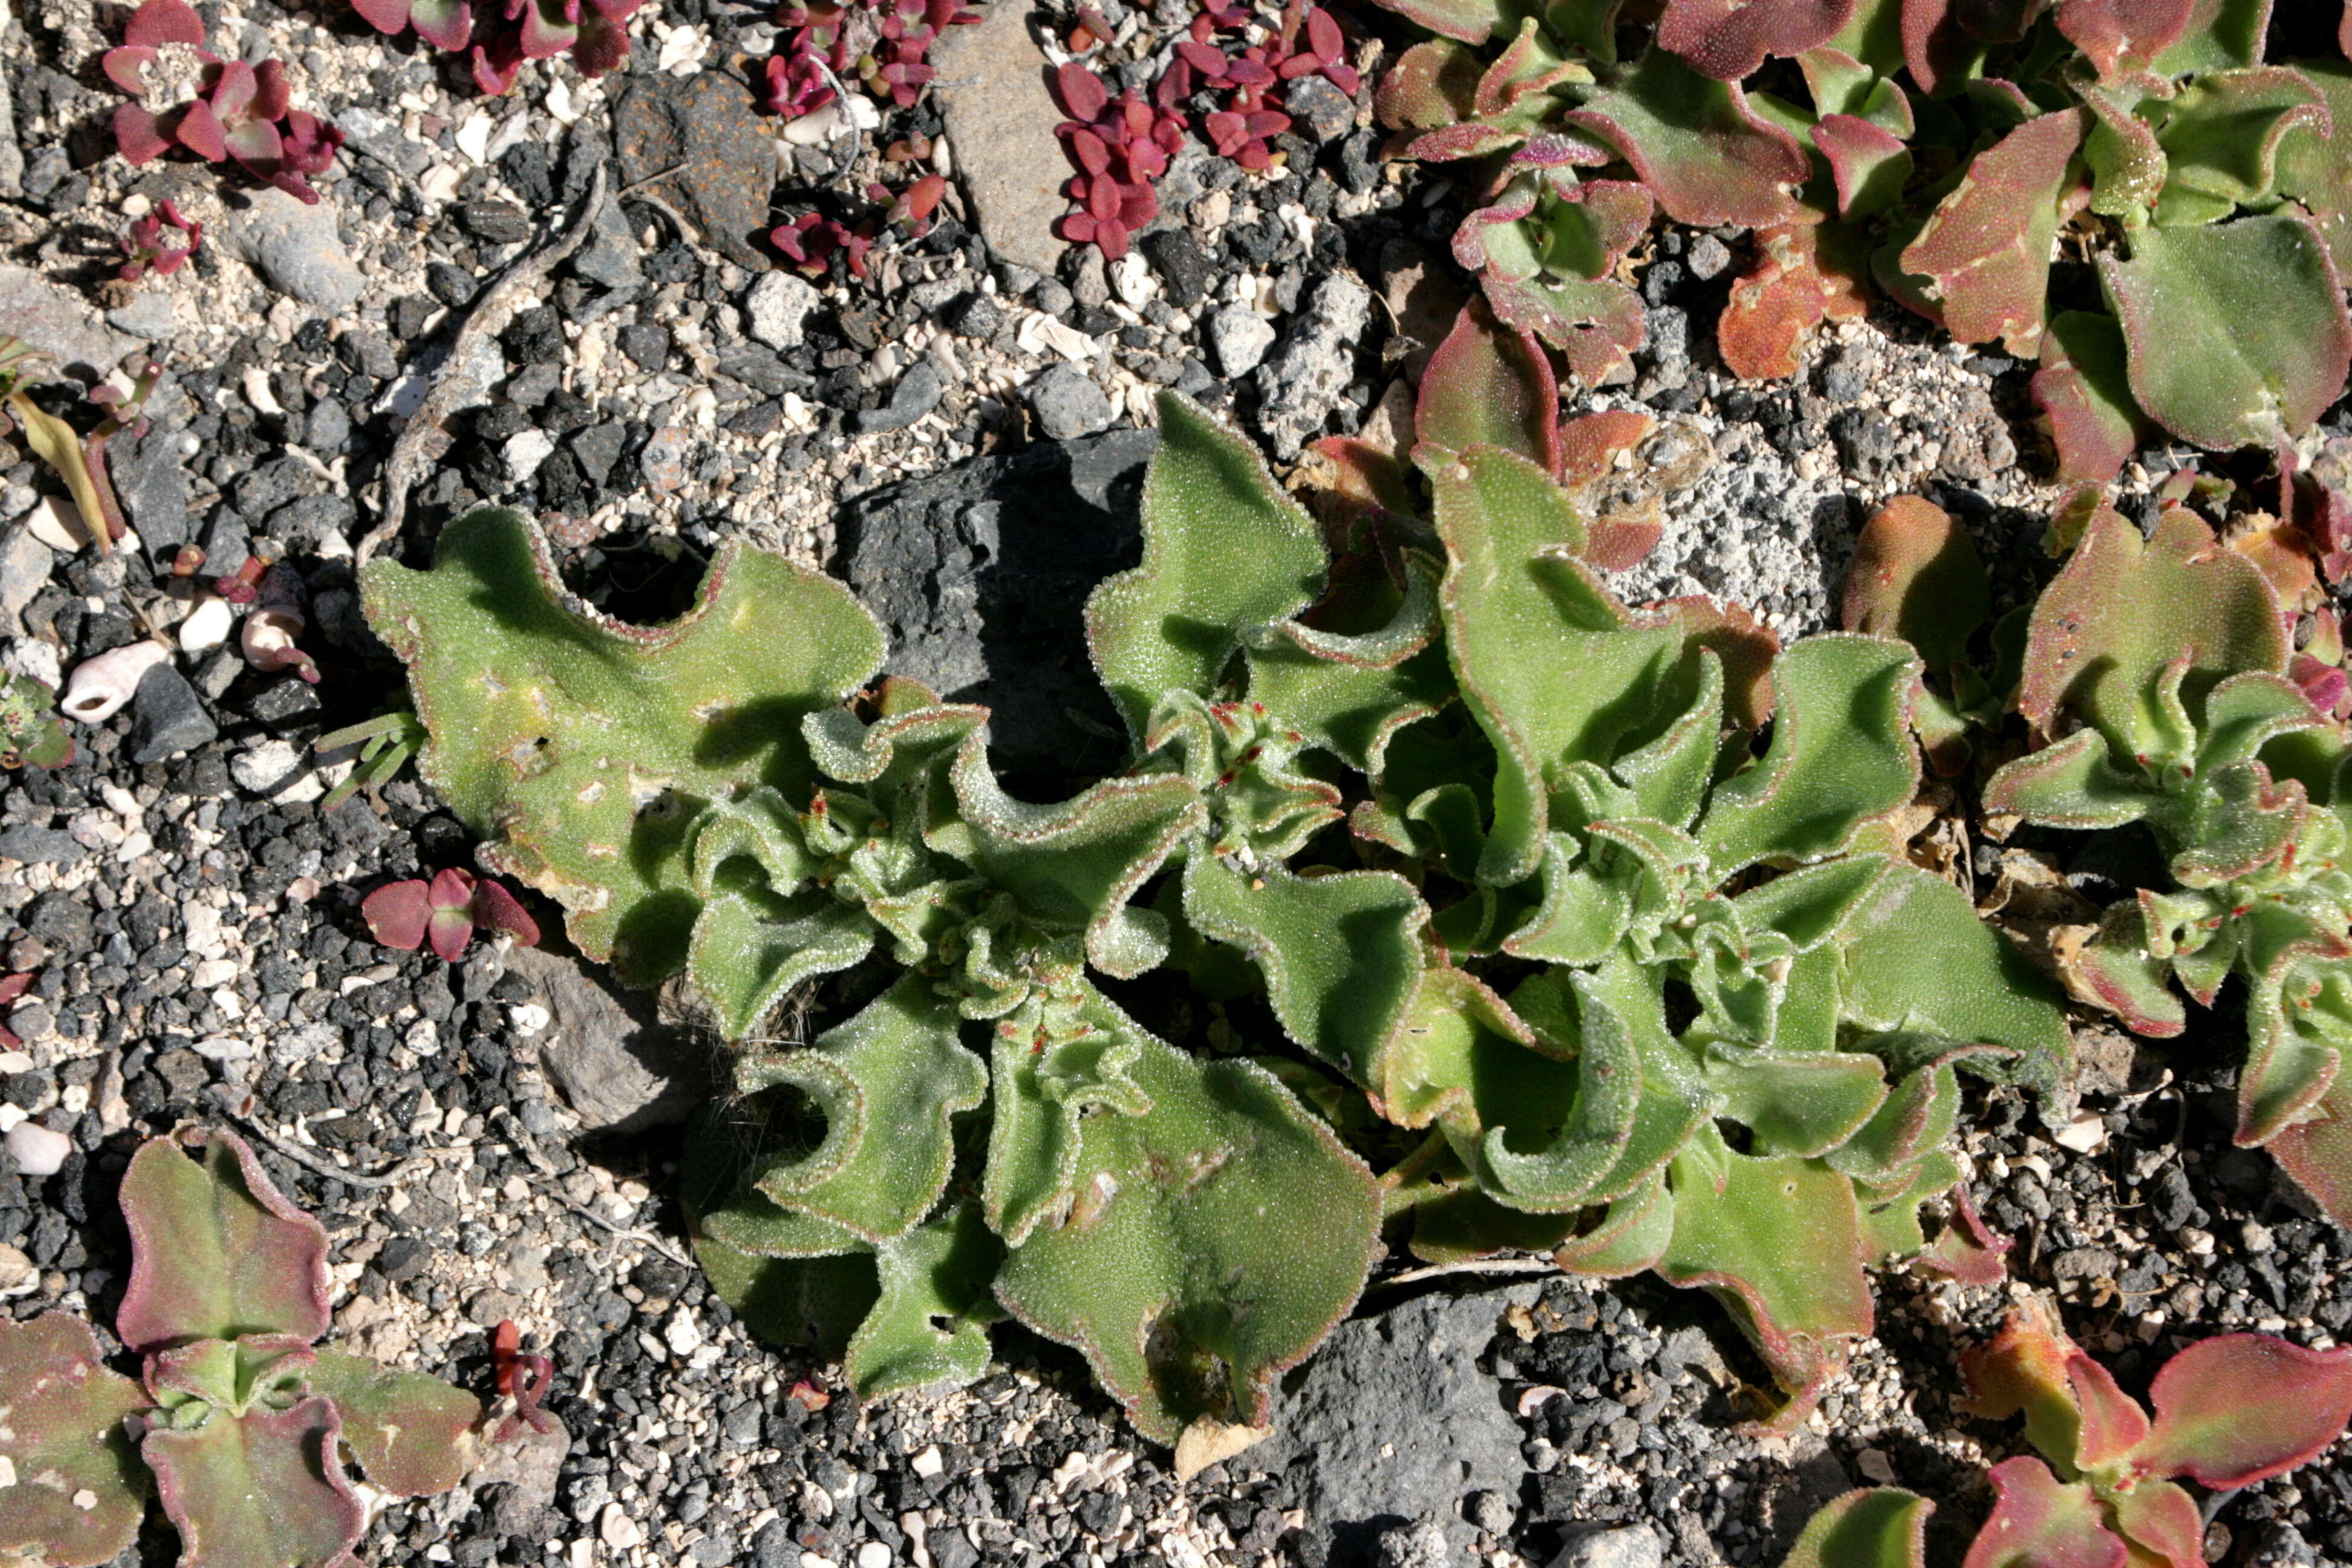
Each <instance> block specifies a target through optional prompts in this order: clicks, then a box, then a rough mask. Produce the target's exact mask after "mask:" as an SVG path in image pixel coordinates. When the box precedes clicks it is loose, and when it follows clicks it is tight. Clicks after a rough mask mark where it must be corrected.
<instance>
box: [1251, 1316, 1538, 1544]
mask: <svg viewBox="0 0 2352 1568" xmlns="http://www.w3.org/2000/svg"><path fill="white" fill-rule="evenodd" d="M1540 1290H1541V1287H1540V1286H1539V1285H1537V1284H1532V1283H1528V1284H1519V1285H1514V1286H1511V1287H1509V1288H1507V1289H1500V1290H1487V1291H1482V1292H1480V1293H1478V1294H1475V1295H1467V1296H1450V1295H1444V1294H1437V1295H1429V1296H1423V1297H1420V1298H1417V1299H1416V1300H1411V1301H1407V1302H1405V1303H1403V1304H1402V1306H1398V1307H1395V1308H1393V1309H1391V1310H1389V1311H1386V1312H1383V1313H1381V1315H1380V1316H1379V1317H1376V1318H1358V1319H1352V1320H1350V1321H1348V1322H1344V1323H1342V1324H1340V1325H1339V1328H1338V1329H1336V1330H1334V1331H1332V1334H1331V1337H1330V1338H1329V1339H1328V1340H1327V1341H1325V1342H1324V1343H1323V1348H1322V1349H1320V1350H1318V1351H1317V1352H1315V1359H1314V1360H1313V1361H1311V1362H1309V1363H1307V1370H1306V1372H1305V1373H1304V1374H1303V1375H1302V1376H1301V1377H1300V1378H1299V1379H1298V1381H1297V1386H1296V1387H1295V1388H1293V1389H1291V1390H1290V1391H1289V1392H1288V1393H1286V1394H1285V1395H1284V1397H1283V1398H1282V1399H1281V1400H1280V1401H1279V1402H1278V1404H1277V1406H1276V1411H1275V1420H1274V1436H1271V1437H1269V1438H1267V1439H1266V1440H1265V1443H1263V1444H1261V1445H1259V1446H1258V1447H1255V1448H1253V1449H1251V1450H1249V1451H1248V1452H1246V1453H1244V1455H1242V1456H1241V1457H1240V1458H1238V1459H1236V1460H1234V1461H1233V1463H1234V1464H1235V1465H1237V1466H1239V1467H1242V1468H1260V1469H1265V1470H1269V1471H1272V1472H1275V1473H1276V1474H1282V1473H1285V1472H1286V1473H1287V1475H1288V1477H1289V1480H1290V1485H1291V1489H1292V1491H1293V1494H1294V1495H1295V1496H1296V1497H1297V1499H1298V1501H1299V1504H1300V1506H1301V1507H1302V1508H1303V1509H1304V1510H1306V1513H1307V1527H1306V1528H1305V1529H1304V1530H1303V1531H1300V1533H1299V1554H1300V1556H1301V1557H1302V1559H1304V1561H1305V1563H1306V1565H1307V1568H1366V1565H1368V1564H1370V1563H1373V1562H1375V1561H1377V1559H1378V1557H1379V1555H1380V1554H1381V1552H1382V1547H1381V1542H1382V1540H1383V1538H1384V1537H1386V1538H1387V1539H1388V1540H1389V1541H1390V1542H1391V1547H1390V1548H1389V1549H1388V1550H1389V1552H1391V1553H1392V1552H1393V1550H1394V1546H1393V1542H1395V1541H1396V1537H1395V1536H1394V1535H1393V1534H1391V1532H1392V1531H1397V1530H1399V1529H1401V1528H1411V1529H1412V1530H1413V1531H1414V1533H1415V1534H1416V1535H1422V1536H1423V1538H1424V1539H1425V1531H1422V1530H1421V1529H1420V1528H1419V1527H1422V1526H1429V1527H1433V1528H1434V1529H1435V1530H1437V1531H1440V1532H1442V1533H1443V1534H1444V1537H1445V1539H1446V1541H1447V1542H1450V1543H1451V1545H1452V1547H1453V1550H1454V1557H1453V1561H1455V1562H1461V1563H1467V1562H1469V1561H1471V1558H1470V1557H1469V1555H1468V1553H1469V1552H1471V1551H1472V1549H1473V1548H1474V1546H1475V1542H1476V1540H1477V1531H1476V1529H1475V1527H1474V1526H1473V1525H1471V1524H1470V1523H1469V1522H1468V1521H1466V1520H1465V1519H1464V1517H1463V1513H1462V1502H1463V1500H1464V1499H1465V1497H1467V1496H1468V1495H1469V1494H1471V1493H1473V1492H1476V1491H1486V1490H1491V1491H1499V1492H1502V1493H1504V1494H1505V1495H1506V1496H1516V1495H1517V1492H1518V1490H1519V1483H1520V1480H1521V1479H1523V1477H1524V1476H1525V1474H1526V1471H1527V1465H1526V1461H1525V1460H1523V1459H1522V1458H1520V1456H1519V1444H1520V1442H1521V1440H1522V1438H1523V1437H1524V1436H1525V1435H1524V1434H1523V1433H1522V1432H1521V1431H1520V1429H1519V1424H1518V1421H1517V1418H1516V1417H1515V1416H1513V1415H1511V1413H1510V1412H1509V1410H1507V1408H1505V1406H1504V1403H1503V1393H1502V1385H1501V1384H1499V1383H1497V1382H1496V1380H1495V1378H1494V1376H1493V1375H1492V1374H1491V1373H1486V1372H1482V1371H1481V1370H1479V1367H1478V1364H1477V1362H1478V1357H1479V1356H1480V1355H1481V1354H1482V1353H1483V1352H1485V1350H1486V1345H1487V1342H1489V1341H1491V1340H1492V1339H1493V1338H1494V1336H1495V1326H1496V1320H1497V1319H1498V1318H1500V1317H1501V1316H1502V1314H1503V1312H1504V1310H1506V1309H1507V1308H1508V1307H1510V1306H1512V1305H1514V1304H1517V1305H1519V1306H1528V1305H1530V1304H1532V1303H1533V1302H1534V1300H1535V1299H1536V1297H1537V1296H1538V1293H1539V1292H1540Z"/></svg>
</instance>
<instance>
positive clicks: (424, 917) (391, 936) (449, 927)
mask: <svg viewBox="0 0 2352 1568" xmlns="http://www.w3.org/2000/svg"><path fill="white" fill-rule="evenodd" d="M360 918H362V920H364V921H367V927H368V931H370V932H371V933H372V934H373V936H374V937H375V939H376V941H378V942H382V943H383V944H384V946H386V947H396V948H399V949H400V950H401V951H403V952H415V951H416V949H418V948H419V947H422V946H423V945H424V944H425V942H428V941H430V942H432V944H433V951H434V952H436V953H437V954H439V955H440V957H441V958H442V959H444V960H445V961H446V962H448V963H457V961H458V960H459V959H461V958H463V957H465V956H466V948H467V944H469V943H470V942H472V941H473V940H474V931H476V929H477V928H479V929H480V930H483V931H505V932H507V933H509V935H511V936H512V937H513V938H514V939H515V941H517V942H520V943H521V944H522V945H523V946H525V947H532V946H535V945H537V943H538V942H539V922H538V921H535V920H532V919H531V918H530V910H526V909H524V908H523V907H522V904H521V903H520V901H519V900H517V899H516V898H515V896H514V895H513V894H512V893H510V892H509V891H507V889H506V888H505V886H504V885H503V884H501V883H499V882H496V881H493V880H491V879H488V878H481V879H477V878H476V877H475V876H474V875H473V874H472V873H471V872H468V871H460V870H457V869H456V868H451V869H449V870H446V871H444V872H442V873H440V874H439V875H438V876H436V877H435V878H434V879H433V881H432V883H431V885H429V886H428V885H427V884H426V883H425V879H423V878H421V877H411V878H410V879H407V880H406V881H404V882H387V883H385V884H384V885H383V887H381V888H378V889H376V890H375V891H374V892H373V893H370V894H369V895H368V896H367V897H366V898H364V899H362V900H360Z"/></svg>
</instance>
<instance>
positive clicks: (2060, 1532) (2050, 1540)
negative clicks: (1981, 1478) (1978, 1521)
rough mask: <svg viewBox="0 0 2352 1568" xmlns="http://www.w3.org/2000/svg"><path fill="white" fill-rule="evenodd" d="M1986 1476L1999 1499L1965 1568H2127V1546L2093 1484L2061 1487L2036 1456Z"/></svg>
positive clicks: (2006, 1463) (2014, 1461)
mask: <svg viewBox="0 0 2352 1568" xmlns="http://www.w3.org/2000/svg"><path fill="white" fill-rule="evenodd" d="M1986 1479H1989V1480H1990V1481H1991V1482H1992V1487H1993V1495H1994V1497H1995V1499H1996V1501H1995V1502H1994V1504H1993V1510H1992V1517H1991V1518H1990V1519H1988V1520H1986V1521H1985V1522H1984V1528H1983V1529H1982V1530H1980V1531H1978V1532H1977V1538H1976V1540H1975V1541H1974V1542H1971V1543H1970V1544H1969V1554H1968V1558H1967V1560H1966V1562H1965V1563H1963V1565H1962V1568H2123V1564H2124V1562H2125V1559H2126V1554H2127V1551H2126V1547H2125V1545H2124V1543H2123V1542H2122V1541H2121V1540H2120V1539H2118V1538H2117V1537H2116V1536H2115V1535H2113V1534H2110V1533H2109V1532H2108V1531H2107V1530H2106V1529H2105V1525H2104V1523H2103V1522H2102V1513H2101V1510H2100V1508H2099V1501H2098V1499H2097V1498H2096V1497H2095V1496H2093V1495H2092V1492H2091V1489H2090V1488H2088V1487H2086V1486H2080V1485H2075V1486H2065V1485H2061V1484H2060V1482H2059V1480H2058V1478H2057V1477H2055V1476H2053V1475H2052V1474H2051V1473H2050V1468H2049V1467H2048V1466H2047V1465H2044V1464H2043V1463H2042V1461H2041V1460H2039V1459H2037V1458H2033V1457H2032V1456H2031V1455H2021V1456H2020V1457H2019V1458H2014V1459H2004V1460H2002V1461H2001V1462H2000V1464H1998V1465H1995V1466H1994V1467H1993V1468H1992V1469H1991V1470H1990V1472H1988V1474H1987V1478H1986Z"/></svg>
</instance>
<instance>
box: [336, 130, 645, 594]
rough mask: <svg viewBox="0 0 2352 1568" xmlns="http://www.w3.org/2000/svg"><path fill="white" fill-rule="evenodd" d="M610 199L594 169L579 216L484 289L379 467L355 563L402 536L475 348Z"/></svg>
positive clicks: (574, 245) (584, 233) (600, 167)
mask: <svg viewBox="0 0 2352 1568" xmlns="http://www.w3.org/2000/svg"><path fill="white" fill-rule="evenodd" d="M610 200H611V195H610V194H609V192H608V190H607V186H606V180H605V175H604V164H603V163H598V164H597V165H596V174H595V177H594V179H593V181H591V183H590V184H589V186H588V195H587V197H586V199H585V200H583V202H582V204H581V207H580V216H578V217H577V218H575V219H574V220H573V222H572V226H570V227H569V228H567V229H565V230H564V231H563V232H562V234H561V235H559V236H557V237H554V238H552V239H550V240H548V241H546V242H545V243H543V244H541V246H540V247H538V248H537V249H535V250H533V251H531V252H530V254H529V255H527V256H524V257H522V258H520V259H519V260H517V261H516V262H515V264H514V265H513V266H511V267H509V268H507V269H506V271H505V272H504V273H503V274H502V275H501V276H500V277H499V280H498V281H497V282H496V283H493V284H491V285H490V286H489V288H488V289H486V290H484V292H483V294H482V297H481V298H480V299H479V300H477V301H475V304H474V309H473V311H472V313H471V314H469V315H467V318H466V322H465V325H463V326H461V327H459V328H458V329H457V335H456V336H455V337H452V338H451V339H450V340H449V353H448V357H447V358H446V359H444V360H443V361H442V362H441V368H440V369H439V370H438V371H436V372H435V373H434V381H433V386H432V389H431V390H430V391H428V392H426V393H425V399H424V401H423V402H421V403H419V404H418V405H416V412H415V414H413V415H411V416H409V419H408V423H407V425H405V426H403V427H402V429H401V432H400V438H399V439H398V440H396V441H394V443H393V444H392V456H391V457H390V458H388V459H386V460H385V462H384V465H383V491H382V504H381V506H380V507H379V508H378V512H377V521H376V525H375V526H374V527H373V528H372V529H370V530H368V531H367V533H366V535H365V536H364V537H363V538H362V539H361V540H360V542H359V548H358V550H357V551H355V552H354V553H355V554H356V555H357V557H358V561H359V563H360V564H361V565H362V566H364V565H365V564H367V562H368V558H369V557H370V556H372V555H373V554H374V553H375V552H377V551H378V550H380V549H382V548H383V545H384V544H385V543H386V542H388V541H390V540H392V539H394V538H395V537H396V536H397V535H398V534H399V532H400V525H401V523H402V522H403V521H405V519H406V517H407V514H408V488H409V486H411V485H412V484H414V483H415V482H416V466H417V462H418V459H419V458H420V457H421V455H422V454H423V452H424V450H425V437H426V433H427V432H429V431H433V430H438V429H439V428H440V427H441V422H442V421H443V420H444V419H446V418H447V417H448V416H450V415H452V414H454V413H456V412H457V408H456V403H457V398H458V396H459V395H460V394H461V393H463V392H465V391H466V390H467V376H466V375H465V374H464V370H465V366H466V363H467V361H468V360H470V359H471V358H472V355H473V349H474V345H475V344H476V343H478V342H481V341H482V340H483V339H484V338H488V337H495V336H497V335H498V334H499V332H501V331H505V330H506V325H507V322H508V321H510V320H512V319H513V317H514V313H515V307H516V306H517V305H519V304H520V303H521V300H522V297H523V295H524V293H525V292H526V291H528V290H529V289H530V288H531V286H532V285H534V284H536V283H537V282H538V281H539V280H540V279H542V278H544V277H546V276H547V275H548V273H550V272H551V271H553V270H554V269H555V268H556V266H557V264H559V263H560V262H562V260H563V259H564V258H566V257H569V256H570V255H571V254H572V252H573V251H575V250H577V249H579V248H580V242H581V241H582V240H583V239H585V238H587V237H588V231H589V230H590V229H592V228H593V227H595V226H596V220H597V219H598V218H600V217H602V216H604V206H605V204H606V203H607V202H608V201H610Z"/></svg>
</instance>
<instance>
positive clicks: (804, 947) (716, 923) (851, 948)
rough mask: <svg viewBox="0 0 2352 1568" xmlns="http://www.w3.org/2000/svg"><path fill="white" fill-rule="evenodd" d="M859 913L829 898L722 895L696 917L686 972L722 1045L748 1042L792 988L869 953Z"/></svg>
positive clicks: (870, 943)
mask: <svg viewBox="0 0 2352 1568" xmlns="http://www.w3.org/2000/svg"><path fill="white" fill-rule="evenodd" d="M874 937H875V925H874V921H873V920H872V919H871V918H870V917H869V916H868V915H867V914H866V911H865V910H863V909H860V908H859V907H858V906H856V905H855V904H845V903H843V902H842V901H840V900H838V899H835V897H833V895H832V894H830V893H824V892H819V893H811V894H805V895H803V896H801V897H799V898H795V899H790V900H778V899H773V898H769V897H765V896H762V895H760V894H756V893H750V892H745V893H722V894H720V895H719V896H718V897H716V898H713V899H711V900H709V902H707V903H705V904H704V905H703V906H702V910H701V912H700V913H699V914H698V915H697V916H696V917H695V921H694V934H693V937H692V940H691V941H690V942H689V943H688V949H687V973H688V975H689V976H691V977H692V979H693V981H694V988H695V989H696V990H697V991H698V992H700V993H701V994H702V998H703V1000H704V1001H705V1002H707V1003H709V1005H710V1009H711V1011H712V1012H713V1013H714V1014H716V1015H717V1016H718V1021H719V1034H720V1035H721V1036H723V1037H725V1038H727V1039H729V1040H741V1039H746V1038H749V1037H751V1035H752V1034H753V1033H754V1032H756V1031H757V1030H758V1028H759V1027H760V1025H761V1021H762V1020H764V1019H765V1018H766V1017H767V1016H768V1015H769V1014H770V1013H771V1012H772V1011H773V1010H774V1009H775V1006H776V1005H777V1004H778V1003H780V1002H782V1000H783V999H784V998H785V997H786V996H787V995H789V994H791V993H792V992H793V990H794V989H795V988H796V987H798V986H800V985H801V984H803V983H805V982H807V981H809V980H812V979H814V978H815V977H816V976H818V975H820V974H830V973H835V971H837V970H843V969H847V968H848V967H850V966H851V965H852V964H854V963H857V962H858V961H859V960H861V959H863V958H864V957H865V956H866V954H867V953H868V952H872V951H873V948H874Z"/></svg>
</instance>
